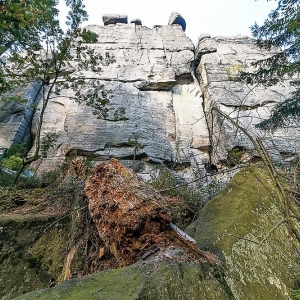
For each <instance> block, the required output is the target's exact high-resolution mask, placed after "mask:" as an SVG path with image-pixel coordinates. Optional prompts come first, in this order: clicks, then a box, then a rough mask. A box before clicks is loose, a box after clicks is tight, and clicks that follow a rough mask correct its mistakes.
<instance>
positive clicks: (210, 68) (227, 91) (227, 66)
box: [196, 34, 300, 163]
mask: <svg viewBox="0 0 300 300" xmlns="http://www.w3.org/2000/svg"><path fill="white" fill-rule="evenodd" d="M275 52H276V50H275V49H274V50H272V51H271V52H269V53H267V52H266V51H262V50H260V49H259V48H258V47H257V46H256V45H255V40H253V39H251V38H249V37H243V36H237V37H215V38H210V36H209V35H207V34H205V35H201V36H200V37H199V44H198V46H197V49H196V61H197V65H198V67H197V78H198V79H199V81H200V85H201V90H202V91H203V97H204V111H205V113H206V118H207V124H208V126H209V130H210V136H211V142H212V152H211V154H212V161H213V162H214V163H217V162H219V161H224V160H226V157H227V154H228V151H229V150H231V149H233V148H234V147H235V146H241V147H244V148H245V149H247V150H253V145H252V144H251V143H250V141H249V139H248V138H246V136H245V135H244V134H242V133H241V132H240V131H238V130H237V128H236V127H235V126H234V125H232V124H231V123H230V122H228V121H225V122H223V118H222V117H221V116H220V115H217V113H213V114H212V113H211V109H212V107H217V108H218V109H220V110H221V111H222V112H223V113H225V114H227V115H229V116H230V117H231V118H233V119H234V120H237V121H238V123H239V124H240V125H241V126H242V127H244V128H245V129H247V130H248V131H249V132H250V133H251V134H252V135H253V136H254V137H255V136H257V135H260V136H263V139H264V141H265V142H266V143H267V144H268V148H269V149H272V152H273V154H274V155H276V154H279V153H280V152H284V153H295V152H296V151H297V150H299V146H297V145H296V144H295V143H294V142H293V140H295V139H299V135H300V132H299V129H298V128H294V129H293V130H290V131H287V130H278V131H276V132H275V133H274V134H273V135H270V134H267V133H264V132H262V131H259V130H256V129H255V128H254V126H255V125H256V124H258V123H259V122H261V121H262V120H263V119H266V118H267V117H268V116H269V115H270V111H271V110H272V107H274V105H275V104H276V103H279V102H281V101H283V100H285V99H286V98H287V97H288V95H289V94H290V92H291V91H292V88H291V86H290V85H289V83H288V80H284V81H283V82H282V83H281V84H278V85H276V86H272V87H269V88H265V87H263V86H249V85H247V84H245V83H243V82H238V81H236V80H235V79H236V76H237V75H238V73H239V71H241V70H244V71H248V70H253V67H252V66H251V65H250V64H251V63H252V62H254V61H257V60H260V59H264V58H266V57H268V56H269V55H271V54H272V53H273V54H274V53H275Z"/></svg>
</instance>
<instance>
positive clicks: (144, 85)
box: [0, 13, 299, 179]
mask: <svg viewBox="0 0 300 300" xmlns="http://www.w3.org/2000/svg"><path fill="white" fill-rule="evenodd" d="M103 18H104V23H105V24H106V25H105V26H97V25H94V26H88V27H86V29H88V30H91V31H92V32H94V33H96V34H97V35H98V42H97V43H95V44H90V45H89V46H90V47H92V48H94V49H96V51H97V52H99V53H101V54H103V56H105V53H109V54H110V55H111V56H113V57H114V61H113V62H112V63H111V64H109V65H105V66H103V68H102V71H101V73H97V74H96V73H95V72H93V71H92V70H82V71H81V72H79V73H77V74H76V73H73V74H72V76H77V75H79V76H81V77H85V78H86V80H93V79H99V80H100V81H101V83H102V84H103V85H104V87H105V89H107V90H111V91H113V94H114V95H113V97H112V99H111V101H110V103H109V104H108V106H107V107H108V109H109V113H108V116H107V118H106V119H102V120H99V119H97V118H96V117H95V116H94V115H93V113H92V110H91V108H89V107H87V106H85V105H84V104H82V105H80V106H79V105H78V104H77V103H75V102H74V101H73V100H71V99H70V96H74V95H73V94H72V92H71V91H70V90H63V91H62V95H61V97H56V98H53V99H51V101H50V102H49V104H48V107H47V110H46V114H45V118H44V125H43V130H42V131H43V134H46V133H50V132H56V133H57V134H59V139H58V141H57V144H56V145H55V149H54V150H53V151H52V152H51V153H49V155H48V157H47V158H45V159H43V161H42V162H40V161H38V162H36V163H35V164H33V165H32V167H33V168H35V169H36V170H37V172H43V171H47V170H49V169H53V168H54V167H55V166H57V165H59V164H60V163H62V162H63V161H64V160H65V158H66V157H68V156H72V155H78V156H85V157H89V158H90V159H92V160H93V161H94V162H95V163H97V161H106V160H109V159H110V158H112V157H115V158H117V159H119V160H121V161H122V163H123V164H124V165H126V166H130V167H132V168H133V169H134V170H135V171H136V172H137V173H138V174H139V175H140V176H141V177H143V178H145V179H150V174H151V172H152V171H153V170H155V169H156V168H157V166H158V165H160V166H163V165H165V166H168V167H172V168H173V169H176V173H177V175H178V176H179V177H181V179H182V178H185V179H195V178H196V177H198V178H199V177H200V178H202V177H204V176H205V175H206V174H207V173H206V170H208V171H210V170H211V168H210V165H214V166H215V168H216V169H217V170H218V168H219V167H220V166H222V165H223V166H224V165H226V166H231V165H233V164H234V163H232V161H233V160H231V161H230V159H229V156H230V155H231V152H232V151H233V154H234V155H235V154H236V152H235V151H236V150H238V152H241V153H243V155H242V156H243V161H244V160H247V161H249V160H251V159H255V157H256V156H257V153H256V152H255V151H254V150H253V146H252V144H251V143H250V141H249V139H248V138H246V137H245V135H244V134H243V133H241V132H240V131H239V130H237V129H236V126H234V125H232V124H231V123H230V122H228V121H226V120H225V121H224V120H223V117H222V116H220V115H219V114H217V113H216V112H212V108H218V109H219V110H220V111H221V112H223V113H224V114H227V115H229V116H230V117H232V118H233V119H234V120H238V122H239V124H240V125H241V126H242V127H244V128H246V129H247V130H248V131H249V132H250V133H251V134H252V135H253V136H254V137H255V136H256V135H261V136H263V137H264V141H265V142H266V144H267V148H268V149H271V150H272V155H273V156H275V157H282V155H283V156H291V155H293V153H295V152H297V151H298V150H299V149H298V146H297V145H296V144H295V143H294V140H295V139H298V138H299V131H298V129H297V128H296V129H293V130H291V131H288V130H278V131H276V132H275V133H274V134H272V135H271V134H269V133H265V132H261V131H258V130H256V129H255V128H254V126H255V125H256V124H257V123H259V122H260V121H261V120H262V119H264V118H266V117H268V116H269V115H270V111H271V110H272V107H274V105H275V104H276V103H278V102H280V101H283V100H284V99H286V97H287V96H288V94H289V93H290V92H291V87H290V86H289V84H288V81H287V80H284V81H283V83H282V84H280V85H277V86H274V87H269V88H265V87H262V86H249V85H247V84H245V83H243V82H238V81H236V78H237V75H238V73H239V72H240V71H241V70H251V68H252V67H251V62H254V61H257V60H259V59H263V58H265V57H267V56H268V55H270V54H272V53H275V52H276V50H272V51H273V52H272V51H271V52H269V53H266V52H265V51H261V50H260V49H259V48H258V47H257V46H256V45H255V41H254V40H252V39H251V38H247V37H242V36H237V37H232V38H229V37H215V38H211V37H210V35H209V34H202V35H200V37H199V43H198V46H197V49H196V53H194V52H195V49H194V45H193V44H192V42H191V41H190V39H189V38H187V37H186V36H185V34H184V32H183V30H182V29H184V27H185V21H184V19H183V18H182V17H181V16H180V15H179V14H178V13H173V14H172V15H171V17H170V21H169V24H170V25H168V26H155V27H154V28H152V29H150V28H147V27H144V26H141V25H139V24H140V22H139V20H133V21H134V22H133V23H130V24H126V23H127V17H126V16H120V15H105V16H104V17H103ZM182 27H183V28H182ZM274 51H275V52H274ZM194 70H196V74H194ZM69 72H71V71H70V70H69ZM199 83H200V85H199ZM4 105H6V106H5V107H7V109H6V108H5V107H3V111H4V110H5V114H2V117H1V118H2V120H3V122H2V123H0V130H1V135H0V146H7V147H8V146H9V145H10V144H11V143H12V141H13V140H14V138H15V137H17V136H21V137H20V138H19V137H18V139H17V140H18V141H22V140H24V139H26V138H24V134H25V133H24V132H26V134H25V136H26V137H27V138H28V139H29V127H28V126H29V125H30V124H31V120H30V118H27V117H25V118H23V119H22V121H20V120H21V118H20V116H19V109H20V107H16V108H14V109H17V110H15V112H14V109H12V108H11V109H12V113H11V114H10V113H9V112H8V107H10V106H11V105H12V104H11V103H10V104H4ZM27 107H28V108H31V109H32V105H31V102H30V101H29V104H28V105H27ZM22 109H23V110H24V108H22ZM22 109H21V110H22ZM22 114H23V113H22ZM25 115H26V116H27V113H26V114H25ZM28 116H29V115H28ZM1 118H0V119H1ZM23 121H24V122H23ZM26 126H27V127H26ZM21 128H25V129H27V131H26V130H25V131H24V130H23V129H22V130H21ZM16 132H18V133H16ZM19 133H20V134H19ZM34 135H35V124H34V125H33V126H32V136H34ZM29 140H30V139H29ZM244 152H246V153H247V154H246V156H245V155H244ZM239 154H240V153H239ZM238 156H239V155H238ZM234 161H235V162H239V159H234ZM205 166H208V168H207V167H206V169H205Z"/></svg>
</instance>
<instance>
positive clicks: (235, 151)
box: [227, 147, 244, 167]
mask: <svg viewBox="0 0 300 300" xmlns="http://www.w3.org/2000/svg"><path fill="white" fill-rule="evenodd" d="M243 154H244V151H243V149H242V147H234V148H232V149H231V150H228V154H227V165H228V167H233V166H235V165H237V164H239V163H240V161H241V158H242V156H243Z"/></svg>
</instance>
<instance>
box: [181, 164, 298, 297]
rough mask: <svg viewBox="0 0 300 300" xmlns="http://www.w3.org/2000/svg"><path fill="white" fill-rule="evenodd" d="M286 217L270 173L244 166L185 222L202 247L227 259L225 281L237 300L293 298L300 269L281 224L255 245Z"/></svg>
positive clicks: (283, 226)
mask: <svg viewBox="0 0 300 300" xmlns="http://www.w3.org/2000/svg"><path fill="white" fill-rule="evenodd" d="M283 219H284V216H283V214H282V213H281V210H280V208H279V204H278V200H277V198H276V193H275V189H274V187H273V186H272V184H271V180H270V178H269V176H268V173H267V172H266V171H265V170H264V169H262V168H260V169H259V168H254V167H251V168H246V169H244V170H242V171H240V172H239V173H238V174H237V175H235V176H234V177H233V178H232V180H231V181H230V183H229V185H228V186H227V187H226V188H225V189H224V190H223V191H222V192H221V193H220V194H219V195H218V196H217V197H216V198H215V199H213V200H212V201H211V202H210V203H208V204H207V205H206V206H205V207H204V208H203V209H202V210H201V211H200V213H199V218H198V220H197V221H196V222H195V223H194V224H192V225H191V226H189V228H188V229H187V232H188V233H189V234H190V235H192V236H193V237H194V238H195V239H196V240H197V242H198V243H199V245H200V247H201V248H202V249H203V248H204V249H206V250H209V251H212V252H215V253H217V254H219V255H220V256H222V257H223V259H224V261H225V265H224V274H225V278H226V282H227V284H228V286H229V287H230V289H231V290H232V292H233V294H234V297H235V298H237V299H266V300H268V299H270V300H271V299H291V297H292V296H291V295H292V289H293V287H294V282H293V274H292V272H291V270H290V269H289V268H288V265H292V266H294V267H295V268H297V269H299V266H298V263H297V256H296V255H295V250H294V248H293V245H292V243H291V242H290V240H289V239H288V232H287V229H286V226H285V224H282V225H281V226H280V227H279V228H277V229H276V230H275V231H274V232H273V233H272V234H271V235H270V236H269V238H268V239H267V240H266V241H265V242H264V243H263V244H261V245H260V244H258V243H259V242H260V241H261V240H262V239H263V238H264V237H266V235H267V234H268V233H269V231H270V230H272V229H273V228H274V227H275V226H276V224H278V223H279V222H280V221H282V220H283Z"/></svg>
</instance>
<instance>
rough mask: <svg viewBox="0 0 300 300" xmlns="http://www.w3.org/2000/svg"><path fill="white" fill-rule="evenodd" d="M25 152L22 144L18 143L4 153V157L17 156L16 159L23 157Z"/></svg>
mask: <svg viewBox="0 0 300 300" xmlns="http://www.w3.org/2000/svg"><path fill="white" fill-rule="evenodd" d="M26 152H27V149H26V148H25V144H24V143H20V144H18V145H13V146H11V147H10V148H9V149H8V150H7V153H6V157H11V156H17V157H20V158H21V157H24V156H25V154H26Z"/></svg>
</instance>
